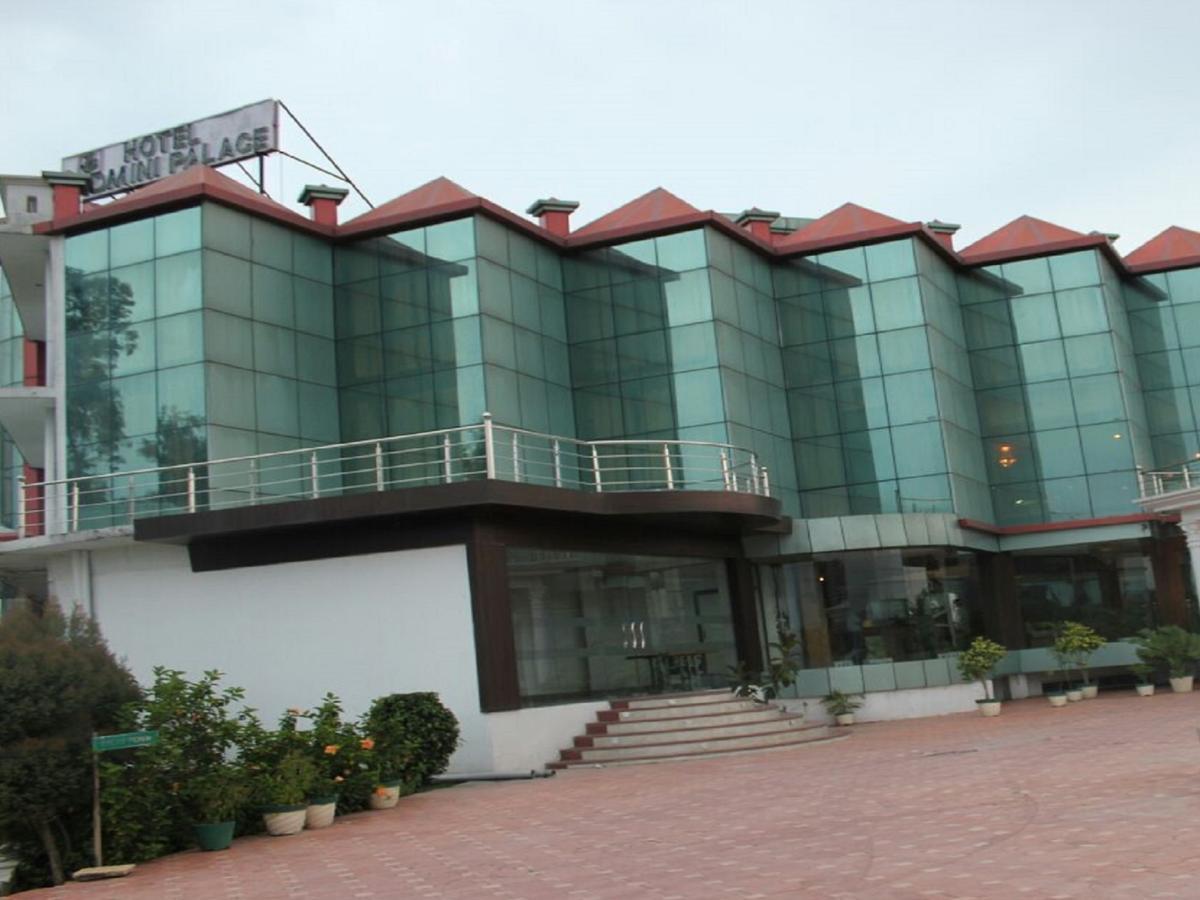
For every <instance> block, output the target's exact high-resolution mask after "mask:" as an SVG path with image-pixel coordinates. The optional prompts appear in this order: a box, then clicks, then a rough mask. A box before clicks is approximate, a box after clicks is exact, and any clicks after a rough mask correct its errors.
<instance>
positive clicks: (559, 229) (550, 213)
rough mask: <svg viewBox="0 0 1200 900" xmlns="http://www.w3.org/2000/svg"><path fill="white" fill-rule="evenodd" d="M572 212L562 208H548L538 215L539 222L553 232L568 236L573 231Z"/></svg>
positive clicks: (560, 235)
mask: <svg viewBox="0 0 1200 900" xmlns="http://www.w3.org/2000/svg"><path fill="white" fill-rule="evenodd" d="M570 220H571V214H570V213H569V212H564V211H562V210H561V209H555V210H547V211H546V212H544V213H542V214H541V215H540V216H539V217H538V222H539V223H540V224H541V226H542V227H543V228H545V229H546V230H547V231H548V232H550V233H551V234H557V235H558V236H559V237H566V236H567V235H568V234H570V233H571V221H570Z"/></svg>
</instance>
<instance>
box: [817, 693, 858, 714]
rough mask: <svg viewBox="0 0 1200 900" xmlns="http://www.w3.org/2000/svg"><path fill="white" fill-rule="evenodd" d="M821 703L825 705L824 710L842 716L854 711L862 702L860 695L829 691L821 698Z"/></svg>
mask: <svg viewBox="0 0 1200 900" xmlns="http://www.w3.org/2000/svg"><path fill="white" fill-rule="evenodd" d="M821 705H822V706H824V707H825V712H827V713H829V715H831V716H844V715H848V714H849V713H852V712H854V711H855V710H856V709H858V708H859V707H860V706H862V705H863V702H862V699H861V698H860V697H857V696H855V695H854V694H845V693H843V692H841V691H830V692H829V693H828V694H826V695H825V696H824V697H822V698H821Z"/></svg>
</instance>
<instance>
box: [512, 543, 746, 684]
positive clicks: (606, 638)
mask: <svg viewBox="0 0 1200 900" xmlns="http://www.w3.org/2000/svg"><path fill="white" fill-rule="evenodd" d="M508 584H509V591H510V596H511V598H512V599H511V602H512V622H513V633H514V638H515V641H516V651H517V673H518V679H519V683H520V690H521V698H522V702H523V703H524V704H525V705H536V704H540V703H558V702H562V701H565V700H585V699H592V698H599V697H607V696H619V695H629V694H641V693H655V692H661V691H682V690H692V689H700V688H705V687H723V686H725V685H726V684H728V671H729V667H731V666H733V665H735V663H736V656H737V652H736V646H735V642H734V633H733V624H732V614H731V609H730V597H729V590H728V586H727V583H726V576H725V562H724V560H712V559H679V558H671V557H657V556H633V555H628V554H616V553H589V552H580V551H562V550H538V549H532V548H520V547H511V548H509V550H508Z"/></svg>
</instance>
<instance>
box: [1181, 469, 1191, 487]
mask: <svg viewBox="0 0 1200 900" xmlns="http://www.w3.org/2000/svg"><path fill="white" fill-rule="evenodd" d="M1183 486H1184V487H1185V488H1190V487H1191V486H1192V473H1191V472H1189V471H1188V467H1187V463H1184V464H1183Z"/></svg>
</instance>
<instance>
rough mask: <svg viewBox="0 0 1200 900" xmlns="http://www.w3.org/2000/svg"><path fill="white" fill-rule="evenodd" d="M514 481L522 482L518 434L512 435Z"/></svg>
mask: <svg viewBox="0 0 1200 900" xmlns="http://www.w3.org/2000/svg"><path fill="white" fill-rule="evenodd" d="M512 457H513V481H520V480H521V448H520V446H519V445H518V443H517V433H516V432H515V431H514V432H513V433H512Z"/></svg>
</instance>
